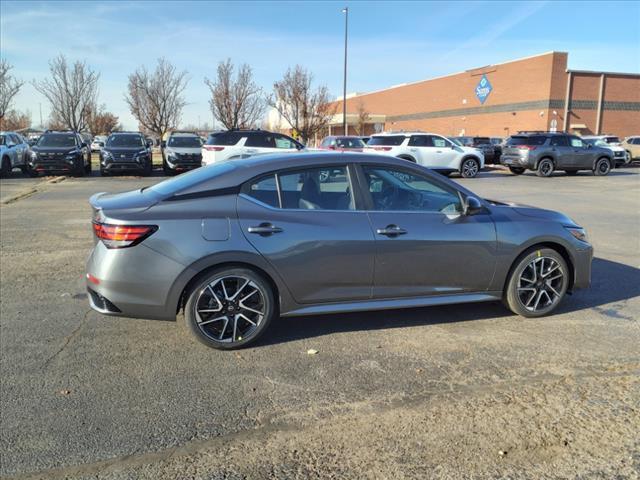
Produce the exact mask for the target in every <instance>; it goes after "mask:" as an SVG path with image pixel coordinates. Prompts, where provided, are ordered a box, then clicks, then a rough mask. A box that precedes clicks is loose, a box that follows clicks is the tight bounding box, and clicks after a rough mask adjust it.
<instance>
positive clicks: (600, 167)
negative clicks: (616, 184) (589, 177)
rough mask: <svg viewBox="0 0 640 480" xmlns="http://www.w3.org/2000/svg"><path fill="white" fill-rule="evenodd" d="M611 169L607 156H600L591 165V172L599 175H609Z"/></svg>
mask: <svg viewBox="0 0 640 480" xmlns="http://www.w3.org/2000/svg"><path fill="white" fill-rule="evenodd" d="M610 171H611V162H610V161H609V159H608V158H600V159H598V161H597V162H596V164H595V165H594V167H593V174H594V175H597V176H599V177H603V176H605V175H609V172H610Z"/></svg>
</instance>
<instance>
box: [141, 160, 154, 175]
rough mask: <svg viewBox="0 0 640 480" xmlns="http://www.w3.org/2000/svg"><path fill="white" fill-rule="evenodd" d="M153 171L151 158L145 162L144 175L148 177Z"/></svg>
mask: <svg viewBox="0 0 640 480" xmlns="http://www.w3.org/2000/svg"><path fill="white" fill-rule="evenodd" d="M151 173H153V164H152V163H151V160H149V161H148V162H147V163H145V164H144V167H143V168H142V176H143V177H148V176H150V175H151Z"/></svg>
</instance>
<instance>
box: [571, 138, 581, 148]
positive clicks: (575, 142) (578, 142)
mask: <svg viewBox="0 0 640 480" xmlns="http://www.w3.org/2000/svg"><path fill="white" fill-rule="evenodd" d="M569 142H570V143H571V146H572V147H575V148H584V142H583V141H582V140H581V139H579V138H578V137H570V138H569Z"/></svg>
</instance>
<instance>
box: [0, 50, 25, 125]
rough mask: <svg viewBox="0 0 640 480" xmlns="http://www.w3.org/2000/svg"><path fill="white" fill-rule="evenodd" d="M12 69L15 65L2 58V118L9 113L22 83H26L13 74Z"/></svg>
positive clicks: (0, 80)
mask: <svg viewBox="0 0 640 480" xmlns="http://www.w3.org/2000/svg"><path fill="white" fill-rule="evenodd" d="M12 69H13V65H11V64H10V63H9V62H7V61H6V60H4V59H3V60H0V120H2V119H3V118H4V116H5V115H7V114H8V113H9V110H10V107H11V102H12V101H13V97H15V96H16V95H17V94H18V92H19V91H20V89H21V88H22V85H24V82H23V81H22V80H18V79H17V78H15V77H14V76H13V75H11V73H10V72H11V70H12Z"/></svg>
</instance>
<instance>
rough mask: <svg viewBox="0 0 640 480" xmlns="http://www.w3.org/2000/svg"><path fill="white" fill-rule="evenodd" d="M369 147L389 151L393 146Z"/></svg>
mask: <svg viewBox="0 0 640 480" xmlns="http://www.w3.org/2000/svg"><path fill="white" fill-rule="evenodd" d="M369 148H373V149H374V150H380V151H381V152H388V151H389V150H391V147H369Z"/></svg>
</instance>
